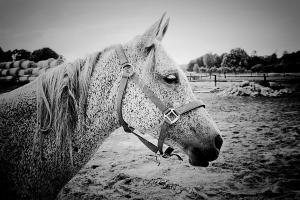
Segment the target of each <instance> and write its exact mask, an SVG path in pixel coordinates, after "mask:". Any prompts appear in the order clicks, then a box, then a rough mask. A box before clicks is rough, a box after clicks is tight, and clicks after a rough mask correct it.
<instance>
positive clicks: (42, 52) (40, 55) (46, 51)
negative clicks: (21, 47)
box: [30, 47, 59, 62]
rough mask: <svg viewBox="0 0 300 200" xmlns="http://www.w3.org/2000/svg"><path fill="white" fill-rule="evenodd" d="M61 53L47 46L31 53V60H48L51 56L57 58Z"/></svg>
mask: <svg viewBox="0 0 300 200" xmlns="http://www.w3.org/2000/svg"><path fill="white" fill-rule="evenodd" d="M58 57H59V55H58V54H57V53H56V52H55V51H53V50H52V49H50V48H48V47H45V48H42V49H38V50H35V51H33V52H32V53H31V55H30V60H32V61H34V62H38V61H41V60H48V59H49V58H54V59H57V58H58Z"/></svg>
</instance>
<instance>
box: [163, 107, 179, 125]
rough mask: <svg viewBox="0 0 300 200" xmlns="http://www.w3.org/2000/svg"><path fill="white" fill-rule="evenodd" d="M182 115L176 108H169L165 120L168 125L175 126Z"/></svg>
mask: <svg viewBox="0 0 300 200" xmlns="http://www.w3.org/2000/svg"><path fill="white" fill-rule="evenodd" d="M179 117H180V115H179V114H177V112H176V111H175V110H174V108H169V109H168V110H167V111H166V112H165V113H164V119H165V121H166V122H167V123H168V124H174V123H175V122H177V120H178V119H179Z"/></svg>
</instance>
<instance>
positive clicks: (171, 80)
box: [164, 74, 179, 84]
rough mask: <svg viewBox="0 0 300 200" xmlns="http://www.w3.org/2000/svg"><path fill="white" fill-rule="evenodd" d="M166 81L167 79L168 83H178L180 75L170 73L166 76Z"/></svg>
mask: <svg viewBox="0 0 300 200" xmlns="http://www.w3.org/2000/svg"><path fill="white" fill-rule="evenodd" d="M164 81H166V82H167V83H168V84H176V83H178V82H179V81H178V77H177V75H175V74H169V75H168V76H166V77H164Z"/></svg>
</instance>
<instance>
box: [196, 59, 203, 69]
mask: <svg viewBox="0 0 300 200" xmlns="http://www.w3.org/2000/svg"><path fill="white" fill-rule="evenodd" d="M196 63H197V64H198V66H199V67H202V66H204V63H203V57H202V56H201V57H199V58H197V59H196Z"/></svg>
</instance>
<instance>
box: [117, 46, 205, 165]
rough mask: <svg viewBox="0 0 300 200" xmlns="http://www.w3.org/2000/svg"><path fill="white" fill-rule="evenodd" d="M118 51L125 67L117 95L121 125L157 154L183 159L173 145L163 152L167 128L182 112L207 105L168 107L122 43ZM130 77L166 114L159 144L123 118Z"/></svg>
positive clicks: (194, 102)
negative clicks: (144, 80) (143, 78)
mask: <svg viewBox="0 0 300 200" xmlns="http://www.w3.org/2000/svg"><path fill="white" fill-rule="evenodd" d="M116 53H117V55H118V57H119V60H120V64H121V65H122V68H123V72H122V79H121V81H120V85H119V91H118V95H117V113H118V118H119V123H120V125H121V126H123V128H124V131H125V132H128V133H133V134H134V135H135V136H137V137H138V138H139V140H140V141H142V142H143V144H144V145H145V146H146V147H148V148H149V149H150V150H151V151H152V152H154V153H155V154H160V155H162V157H163V158H168V157H170V156H173V155H175V156H177V157H178V159H179V160H182V158H181V157H180V156H179V155H177V154H172V152H173V150H174V149H173V148H172V147H168V148H167V149H166V151H165V152H163V145H164V141H165V139H166V138H167V137H168V131H167V129H168V128H169V127H170V126H172V125H173V124H174V123H176V122H177V121H178V120H179V118H180V116H181V115H182V114H185V113H186V112H189V111H191V110H194V109H196V108H200V107H203V108H205V105H204V104H203V103H202V102H201V101H192V102H190V103H188V104H185V105H183V106H181V107H179V108H168V107H166V106H165V104H164V103H163V102H162V101H161V100H160V99H159V98H158V97H157V96H156V95H155V93H154V92H153V91H152V90H150V88H149V87H148V86H146V85H145V84H143V83H142V82H141V81H140V80H139V78H138V76H137V75H136V74H135V73H134V71H133V67H132V66H131V65H130V64H129V62H128V59H127V57H126V55H125V53H124V50H123V48H122V46H121V45H118V46H117V48H116ZM129 79H132V80H133V81H134V83H135V84H136V85H137V86H138V87H139V88H140V89H141V90H142V91H143V92H144V94H145V95H146V97H148V98H149V99H151V101H152V102H153V103H154V104H155V105H156V106H157V107H158V108H159V110H160V111H161V112H162V113H163V115H164V122H163V124H162V126H161V128H160V134H159V138H158V143H157V146H156V145H154V144H153V143H151V142H149V141H148V140H146V139H145V138H144V137H142V136H141V135H140V133H139V132H137V131H136V130H135V129H134V128H133V127H130V126H129V125H128V124H127V122H125V120H124V119H123V114H122V100H123V96H124V94H125V91H126V88H127V83H128V81H129Z"/></svg>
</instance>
